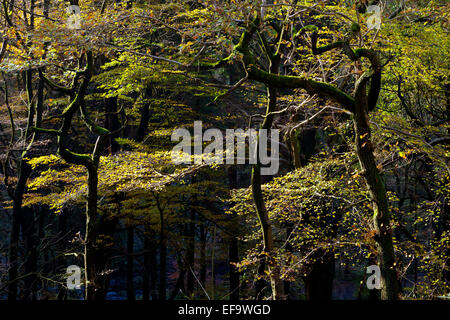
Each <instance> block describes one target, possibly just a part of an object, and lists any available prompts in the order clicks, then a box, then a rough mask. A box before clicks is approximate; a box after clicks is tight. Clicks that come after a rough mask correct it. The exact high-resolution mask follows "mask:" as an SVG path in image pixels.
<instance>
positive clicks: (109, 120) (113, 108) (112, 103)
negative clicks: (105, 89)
mask: <svg viewBox="0 0 450 320" xmlns="http://www.w3.org/2000/svg"><path fill="white" fill-rule="evenodd" d="M104 104H105V113H106V115H105V128H106V129H108V130H109V131H111V132H114V133H113V134H111V135H110V136H109V137H108V149H109V153H110V154H113V153H115V152H117V151H118V150H119V147H120V146H119V144H118V143H117V142H116V140H115V139H116V138H117V137H119V132H118V130H119V129H120V121H119V115H118V114H117V97H112V98H106V99H105V101H104Z"/></svg>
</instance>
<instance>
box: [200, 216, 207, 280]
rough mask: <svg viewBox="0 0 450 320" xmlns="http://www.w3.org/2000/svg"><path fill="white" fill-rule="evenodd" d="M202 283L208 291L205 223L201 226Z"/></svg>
mask: <svg viewBox="0 0 450 320" xmlns="http://www.w3.org/2000/svg"><path fill="white" fill-rule="evenodd" d="M200 283H201V284H202V286H203V288H205V289H206V230H205V225H204V223H202V224H200Z"/></svg>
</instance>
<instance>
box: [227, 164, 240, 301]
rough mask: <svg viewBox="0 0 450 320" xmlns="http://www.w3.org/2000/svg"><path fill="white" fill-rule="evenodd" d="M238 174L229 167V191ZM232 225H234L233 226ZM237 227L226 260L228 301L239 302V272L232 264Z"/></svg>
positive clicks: (236, 253)
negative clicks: (228, 283) (227, 261)
mask: <svg viewBox="0 0 450 320" xmlns="http://www.w3.org/2000/svg"><path fill="white" fill-rule="evenodd" d="M237 175H238V172H237V170H236V167H235V166H233V167H230V168H229V170H228V181H229V183H228V184H229V188H230V191H231V190H233V189H237V188H238V187H239V186H238V178H237ZM231 219H236V216H233V217H231ZM233 225H234V224H233ZM238 225H239V224H237V226H236V227H235V228H233V233H234V234H233V235H232V236H231V238H230V244H229V247H228V259H229V268H230V269H229V270H230V288H229V293H230V300H231V301H238V300H239V287H240V283H239V282H240V280H239V271H238V269H237V267H236V266H235V265H234V263H238V262H239V240H238V238H237V235H238V234H239V228H238Z"/></svg>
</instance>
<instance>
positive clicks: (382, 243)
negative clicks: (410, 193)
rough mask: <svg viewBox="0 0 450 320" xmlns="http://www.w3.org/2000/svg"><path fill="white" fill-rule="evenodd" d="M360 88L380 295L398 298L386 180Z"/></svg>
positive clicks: (359, 123) (358, 129)
mask: <svg viewBox="0 0 450 320" xmlns="http://www.w3.org/2000/svg"><path fill="white" fill-rule="evenodd" d="M362 86H363V88H361V89H360V90H357V93H356V97H355V100H356V106H355V114H354V121H353V122H354V126H355V144H356V153H357V155H358V159H359V163H360V166H361V169H362V171H363V175H364V177H365V180H366V183H367V186H368V189H369V194H370V197H371V201H372V207H373V221H374V226H375V231H376V236H375V240H376V242H377V248H378V252H379V259H380V269H381V278H382V279H381V282H382V290H381V298H382V299H389V300H397V299H398V295H399V285H398V279H397V272H396V269H395V254H394V246H393V243H392V230H391V226H390V223H391V221H390V213H389V206H388V201H387V196H386V188H385V185H384V181H383V179H382V177H381V175H380V172H379V170H378V168H377V164H376V162H375V157H374V154H373V148H374V147H373V145H372V142H371V139H370V138H371V130H370V123H369V116H368V104H367V97H366V95H367V94H366V89H365V85H362Z"/></svg>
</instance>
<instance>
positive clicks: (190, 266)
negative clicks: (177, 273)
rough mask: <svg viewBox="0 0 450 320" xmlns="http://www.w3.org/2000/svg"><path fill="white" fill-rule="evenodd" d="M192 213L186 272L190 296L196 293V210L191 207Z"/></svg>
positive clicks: (187, 291)
mask: <svg viewBox="0 0 450 320" xmlns="http://www.w3.org/2000/svg"><path fill="white" fill-rule="evenodd" d="M190 211H191V214H190V220H191V221H190V222H189V224H188V226H187V228H188V232H187V233H188V241H189V242H188V250H187V259H186V262H187V266H186V272H187V281H186V282H187V283H186V284H187V285H186V294H187V295H188V297H190V298H191V297H192V298H193V295H194V283H195V282H194V281H195V279H194V274H193V272H194V270H195V269H194V262H195V223H194V221H195V210H194V209H193V208H191V210H190Z"/></svg>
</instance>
